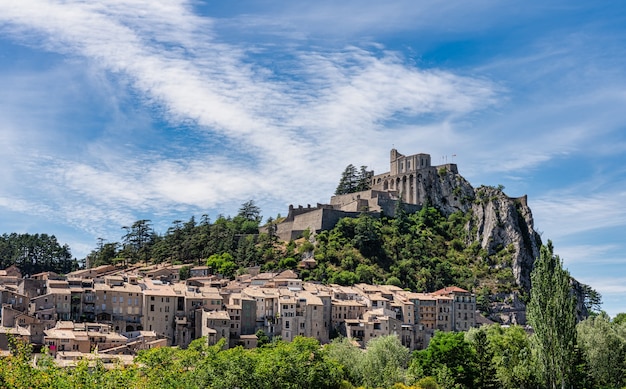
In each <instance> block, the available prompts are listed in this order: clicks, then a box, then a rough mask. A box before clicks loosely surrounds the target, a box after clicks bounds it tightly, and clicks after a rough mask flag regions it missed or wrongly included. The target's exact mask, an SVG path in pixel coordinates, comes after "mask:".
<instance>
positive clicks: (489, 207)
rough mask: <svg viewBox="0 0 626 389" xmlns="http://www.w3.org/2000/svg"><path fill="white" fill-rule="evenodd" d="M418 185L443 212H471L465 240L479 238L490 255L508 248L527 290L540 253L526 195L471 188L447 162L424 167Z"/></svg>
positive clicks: (518, 283)
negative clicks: (515, 196)
mask: <svg viewBox="0 0 626 389" xmlns="http://www.w3.org/2000/svg"><path fill="white" fill-rule="evenodd" d="M419 186H420V187H418V191H417V192H418V193H420V196H421V197H422V198H423V200H424V201H425V202H428V203H429V204H431V205H433V206H434V207H436V208H438V209H439V210H440V211H441V212H443V213H444V214H445V215H446V216H449V215H450V214H452V213H454V212H456V211H462V212H464V213H466V212H471V215H472V217H471V218H470V220H469V222H468V224H467V240H468V241H467V242H466V243H468V244H471V243H472V242H474V241H479V242H480V245H481V247H482V248H483V249H484V250H486V251H487V253H488V254H489V255H493V254H496V253H497V252H499V251H501V250H502V249H504V248H508V249H509V250H510V254H511V267H512V270H513V274H514V276H515V280H516V282H517V285H519V286H520V287H521V288H522V289H523V290H525V291H527V292H528V291H530V272H531V271H532V269H533V263H534V261H535V258H537V257H538V256H539V248H540V247H541V238H540V236H539V234H538V233H537V232H536V231H535V230H534V225H533V216H532V212H531V210H530V208H529V207H528V203H527V201H526V196H523V197H517V198H511V197H508V196H507V195H506V194H504V192H503V191H502V188H495V187H488V186H481V187H479V188H473V187H472V185H470V183H469V182H468V181H467V180H466V179H465V178H463V177H462V176H461V175H460V174H458V173H456V169H449V168H447V167H446V166H442V167H438V168H432V169H428V170H427V171H424V172H423V173H422V177H421V180H420V182H419Z"/></svg>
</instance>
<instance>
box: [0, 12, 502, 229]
mask: <svg viewBox="0 0 626 389" xmlns="http://www.w3.org/2000/svg"><path fill="white" fill-rule="evenodd" d="M0 11H1V12H0V19H3V20H4V21H5V22H6V23H7V24H6V25H5V27H4V31H5V32H6V33H9V34H11V35H13V36H14V37H15V39H17V40H20V41H22V42H23V43H25V44H28V45H32V44H34V43H33V40H31V39H30V37H32V36H36V37H37V40H36V42H41V43H35V44H41V45H42V46H43V47H44V48H45V49H47V50H51V51H56V52H60V53H62V54H66V55H69V56H72V57H76V58H83V59H84V60H85V61H86V63H87V64H89V65H90V66H93V67H94V68H95V69H100V70H102V71H106V72H113V73H115V74H118V75H119V76H120V77H118V79H116V81H117V82H122V84H121V85H122V86H125V85H124V83H125V82H128V83H129V84H130V86H131V87H132V88H133V89H134V90H135V91H137V92H138V93H139V96H140V98H141V99H142V100H143V101H144V102H145V103H146V104H148V105H149V106H152V107H157V108H159V110H160V114H161V115H162V116H163V117H164V118H166V119H168V120H170V122H171V123H172V125H174V126H176V125H178V124H182V123H186V122H188V121H189V120H191V121H192V122H194V123H196V124H197V128H198V130H200V131H204V132H205V133H206V141H207V142H212V141H213V140H216V139H220V138H222V139H225V140H226V143H224V145H226V146H227V149H226V150H224V151H223V153H222V154H218V155H212V156H203V155H201V154H200V153H199V152H194V151H192V150H189V151H190V152H189V155H187V156H186V158H184V160H181V159H180V158H175V159H171V158H170V159H168V157H165V156H159V155H157V156H150V155H149V154H145V155H143V156H142V155H132V153H133V152H137V151H139V149H138V147H140V146H139V145H135V146H134V147H132V146H131V147H130V148H129V149H128V150H124V148H123V147H120V145H115V148H112V145H111V144H107V143H105V142H104V140H103V139H98V140H95V141H92V142H87V143H84V147H85V149H86V152H85V153H83V154H82V157H83V158H81V159H79V160H72V159H71V158H68V157H60V158H59V160H56V161H54V163H51V164H49V166H46V168H42V175H46V178H47V180H50V181H51V182H49V184H48V186H54V185H61V186H63V187H65V188H67V189H68V190H69V191H70V192H71V195H66V194H64V195H62V196H59V197H58V198H56V199H55V201H57V202H59V203H61V205H64V204H65V202H77V203H78V204H81V207H82V209H85V210H90V211H89V212H85V214H84V215H83V216H85V217H86V218H87V219H88V220H94V219H95V218H103V217H108V218H109V219H116V218H124V217H126V216H125V215H126V214H127V213H129V210H130V209H134V210H144V211H146V210H150V209H158V208H162V207H177V206H178V207H180V206H184V205H187V206H195V207H214V206H217V205H218V204H219V203H220V201H224V199H226V198H233V197H234V198H242V197H248V196H250V195H252V194H254V195H256V196H261V197H264V196H272V195H274V197H278V198H283V199H289V198H291V199H293V196H294V195H295V194H296V193H301V192H302V191H303V190H305V191H306V190H310V191H311V192H310V196H311V197H313V199H319V198H320V197H321V196H326V195H327V194H328V190H327V189H328V188H321V187H320V185H319V182H320V180H321V182H326V183H328V184H329V185H330V183H331V182H334V181H335V180H336V177H334V176H332V175H331V174H329V173H328V171H335V170H336V171H340V170H341V169H342V168H343V166H345V164H347V163H349V162H355V161H357V160H360V159H361V158H362V157H363V156H364V155H367V154H368V153H371V151H370V149H371V147H370V144H371V142H379V141H383V140H384V139H385V138H386V136H385V135H384V133H383V132H382V129H383V126H384V123H385V122H386V121H388V120H391V119H393V118H394V116H395V115H403V116H413V117H414V116H419V115H423V114H435V115H442V116H444V117H446V118H448V120H449V119H450V118H454V117H457V116H462V115H464V114H467V113H468V112H471V111H473V110H476V109H480V108H482V107H485V106H487V105H489V104H492V103H493V98H494V94H495V91H494V86H493V85H492V84H491V83H490V82H489V81H486V80H483V79H474V78H469V77H463V76H457V75H454V74H452V73H449V72H444V71H437V70H429V71H424V70H419V69H416V68H414V67H412V66H410V65H409V64H406V63H404V62H403V60H402V58H401V57H398V56H397V55H396V54H395V53H392V52H380V51H378V50H377V51H376V52H370V51H367V50H364V49H358V48H351V47H348V48H347V49H343V50H330V51H324V50H321V51H317V52H315V51H307V52H300V51H294V52H291V53H290V55H291V56H293V58H294V64H297V67H296V68H295V69H293V71H294V72H295V73H297V74H299V76H298V77H295V78H281V75H280V72H281V71H280V70H279V71H278V73H277V72H275V71H272V70H270V69H267V68H263V67H261V66H258V65H251V64H250V63H249V62H248V57H247V55H248V50H254V47H252V48H248V47H243V46H242V45H236V46H233V45H226V44H224V43H219V42H217V41H216V39H215V36H214V35H215V34H214V32H213V29H212V26H213V25H214V23H215V21H214V20H211V19H209V18H200V17H198V16H196V15H194V14H193V13H192V12H191V8H190V5H189V3H187V2H184V1H179V2H170V3H168V4H166V5H163V4H161V3H159V4H157V5H154V4H152V3H151V2H150V4H148V2H145V1H115V2H113V3H110V4H109V3H107V5H106V6H105V5H103V4H100V3H92V2H83V1H71V2H66V1H64V2H58V1H38V0H31V1H24V2H21V3H13V4H2V5H0ZM181 26H183V27H181ZM23 37H27V38H23ZM295 73H294V74H295ZM105 85H107V83H105ZM131 139H132V138H131ZM132 140H133V141H134V142H136V141H137V140H136V139H132ZM346 144H352V145H354V147H352V148H349V149H346V147H345V145H346ZM201 149H207V147H206V146H204V147H201ZM209 149H210V148H209ZM211 151H212V152H216V151H217V150H216V149H212V150H211ZM96 152H97V153H98V154H100V155H106V157H103V156H101V157H97V156H96V155H94V154H95V153H96ZM124 158H129V160H126V161H124V163H119V162H120V161H122V160H123V159H124ZM376 158H379V157H378V156H377V157H376ZM107 160H108V161H109V162H106V161H107ZM111 161H113V162H111ZM357 163H358V162H357ZM311 175H312V176H315V177H316V180H317V182H315V183H314V182H312V181H311V180H310V179H309V178H308V176H311ZM287 183H289V185H286V184H287ZM44 186H46V185H44ZM285 186H287V188H286V189H285ZM277 188H282V189H280V194H277V193H276V192H277ZM299 197H301V196H299ZM94 204H95V205H94ZM94 206H95V207H97V206H101V207H106V209H107V210H108V211H106V212H92V211H93V207H94ZM60 208H61V209H63V208H64V207H63V206H60ZM68 208H71V207H68ZM106 215H108V216H106ZM74 219H76V220H78V218H74Z"/></svg>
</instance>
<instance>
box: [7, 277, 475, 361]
mask: <svg viewBox="0 0 626 389" xmlns="http://www.w3.org/2000/svg"><path fill="white" fill-rule="evenodd" d="M180 267H181V266H171V265H164V266H150V267H144V268H126V269H121V268H118V267H115V266H106V265H105V266H100V267H96V268H91V269H85V270H79V271H76V272H73V273H69V274H67V275H64V276H60V275H58V274H55V273H51V272H47V273H41V274H35V275H33V276H30V277H28V278H23V277H22V275H21V274H20V272H19V269H17V268H16V267H14V266H12V267H10V268H7V269H5V270H0V301H1V304H2V308H1V311H0V350H7V349H8V348H9V346H10V338H11V337H17V338H20V339H23V340H24V341H26V342H29V343H31V344H33V345H34V346H35V347H37V346H44V345H45V346H47V347H48V349H49V351H50V352H51V353H52V354H54V355H55V357H56V358H57V360H58V361H61V362H62V363H70V362H71V361H76V360H78V359H81V358H84V357H85V354H92V355H93V353H94V351H95V352H97V353H98V354H99V355H100V356H101V357H107V356H110V357H111V358H113V356H116V357H117V356H119V359H118V360H122V361H124V360H123V358H126V359H129V360H132V356H133V355H135V353H136V352H137V351H138V350H142V349H147V348H152V347H157V346H166V345H167V346H180V347H186V346H187V345H189V343H190V342H191V341H193V340H194V339H197V338H200V337H206V339H207V341H208V343H209V344H216V343H217V342H219V341H220V340H221V339H224V340H225V347H234V346H238V345H241V346H243V347H245V348H253V347H256V346H257V342H258V338H257V333H258V331H259V330H262V331H263V332H264V333H265V334H266V335H267V336H268V337H270V338H273V337H280V338H281V339H283V340H285V341H291V340H292V339H293V338H294V337H296V336H299V335H301V336H307V337H313V338H316V339H318V340H319V341H320V342H321V343H327V342H329V341H330V339H331V338H332V337H334V336H338V335H343V336H345V337H348V338H349V339H351V340H352V341H353V342H355V343H358V344H359V345H360V346H365V344H366V343H367V342H368V341H369V340H370V339H372V338H376V337H379V336H384V335H390V334H394V335H396V336H398V337H399V339H400V340H401V342H402V344H403V345H405V346H406V347H408V348H410V349H412V350H415V349H422V348H424V347H426V346H427V345H428V342H429V340H430V338H431V336H432V335H433V334H434V331H435V330H441V331H465V330H468V329H469V328H471V327H473V326H475V325H476V321H477V320H476V319H477V317H476V315H477V313H476V299H475V296H474V295H473V294H472V293H470V292H468V291H466V290H463V289H461V288H458V287H448V288H444V289H441V290H439V291H436V292H434V293H412V292H408V291H405V290H403V289H401V288H398V287H396V286H391V285H368V284H357V285H354V286H350V287H347V286H340V285H322V284H318V283H312V282H303V281H302V280H300V279H298V277H297V274H296V273H294V272H293V271H291V270H287V271H283V272H280V273H260V272H259V269H258V268H251V269H249V273H248V274H245V275H241V276H238V277H237V278H236V279H235V280H227V279H223V278H220V277H217V276H212V275H209V269H208V268H207V267H206V266H197V267H193V268H192V269H191V271H190V275H191V277H190V278H188V279H186V280H180V279H179V276H180V274H181V272H180Z"/></svg>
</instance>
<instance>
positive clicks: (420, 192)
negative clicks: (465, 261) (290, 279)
mask: <svg viewBox="0 0 626 389" xmlns="http://www.w3.org/2000/svg"><path fill="white" fill-rule="evenodd" d="M442 180H445V181H448V182H449V183H450V185H442V184H441V182H440V181H442ZM461 180H463V178H462V177H460V176H459V175H458V170H457V166H456V164H453V163H451V164H444V165H439V166H432V164H431V158H430V155H429V154H423V153H420V154H413V155H408V156H406V155H403V154H400V153H399V152H398V150H396V149H392V150H391V153H390V158H389V171H388V172H386V173H382V174H377V175H374V172H373V171H372V172H371V180H370V188H371V189H368V190H365V191H361V192H354V193H348V194H343V195H338V196H332V197H331V198H330V204H319V203H318V204H317V205H316V206H315V207H311V205H307V207H306V208H305V207H303V206H299V207H297V208H296V207H294V206H293V205H290V206H289V213H288V215H287V217H286V218H285V219H284V220H282V221H280V222H279V223H278V224H277V225H276V234H277V235H278V237H279V238H280V239H282V240H285V241H289V240H291V239H295V238H297V237H299V236H300V235H301V234H302V233H303V232H304V231H305V230H307V229H308V230H309V231H311V232H320V231H324V230H329V229H332V228H333V227H334V226H335V224H337V222H338V221H339V219H341V218H344V217H358V216H359V215H360V214H361V213H363V212H367V213H369V214H371V215H373V216H380V215H381V214H385V215H389V216H393V215H394V214H395V210H396V208H397V205H398V202H399V201H402V203H403V204H404V207H405V209H406V210H407V211H409V212H414V211H417V210H419V209H420V208H421V206H422V205H423V204H424V203H426V202H430V203H433V204H437V203H439V202H441V201H442V199H444V200H443V201H444V203H445V204H442V205H445V207H443V208H444V209H442V211H444V212H445V213H447V212H446V210H447V208H450V207H451V208H452V209H451V210H456V209H460V208H461V206H462V204H461V203H462V201H463V200H462V197H460V196H458V194H460V193H453V192H458V190H454V187H456V185H455V183H460V181H461ZM455 194H457V196H455ZM446 199H449V200H446ZM263 231H266V228H265V227H264V228H263Z"/></svg>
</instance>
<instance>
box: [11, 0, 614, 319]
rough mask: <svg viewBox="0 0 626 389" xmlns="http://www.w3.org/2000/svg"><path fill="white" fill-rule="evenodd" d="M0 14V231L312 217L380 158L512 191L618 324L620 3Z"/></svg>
mask: <svg viewBox="0 0 626 389" xmlns="http://www.w3.org/2000/svg"><path fill="white" fill-rule="evenodd" d="M338 4H339V2H335V1H323V0H320V1H315V2H292V1H238V2H228V1H200V0H197V1H185V0H167V1H165V0H163V1H156V0H108V1H97V0H85V1H79V0H21V1H15V2H9V1H5V2H0V117H1V118H2V120H0V157H1V159H2V161H3V163H2V164H1V165H0V182H1V183H2V185H1V186H0V232H7V233H9V232H29V233H35V232H46V233H50V234H55V235H56V236H57V237H58V238H59V240H60V241H61V242H63V243H67V244H69V245H70V247H71V248H72V251H73V254H74V255H75V256H76V257H78V258H82V257H84V256H85V255H86V254H87V253H88V252H89V251H90V250H91V249H93V248H94V247H95V245H96V240H97V238H99V237H101V238H104V239H107V240H109V241H119V240H120V237H121V235H122V233H123V231H122V229H121V226H124V225H128V224H129V223H132V222H133V221H135V220H138V219H143V218H147V219H151V220H152V221H153V224H154V227H155V229H156V230H157V231H159V232H164V231H165V230H166V229H167V228H168V227H169V226H170V225H171V222H172V221H174V220H177V219H182V220H188V219H189V217H191V216H192V215H195V216H196V217H200V216H201V215H202V214H208V215H209V216H211V218H212V219H213V220H214V219H215V218H216V216H217V215H218V214H219V213H223V214H231V215H234V214H236V212H237V209H238V207H239V205H240V204H241V203H243V202H245V201H247V200H249V199H254V200H255V201H256V202H257V204H258V205H260V206H261V208H262V210H263V215H264V216H265V217H268V216H276V214H278V213H282V214H283V215H284V214H286V213H287V207H288V205H289V204H291V203H293V204H295V205H298V204H303V205H306V204H309V203H310V204H315V203H317V202H322V203H324V202H328V199H329V197H330V195H331V194H332V192H333V191H334V189H335V187H336V185H337V182H338V179H339V176H340V174H341V172H342V171H343V169H344V168H345V166H346V165H348V164H350V163H352V164H355V165H367V166H369V167H370V168H373V169H374V170H375V171H376V172H378V173H381V172H384V171H387V169H388V155H389V150H390V149H391V148H392V147H396V148H397V149H398V150H399V151H400V152H402V153H404V154H413V153H418V152H425V153H430V154H431V155H432V159H433V162H439V161H442V160H446V158H448V161H451V160H452V155H453V154H454V155H456V156H455V157H454V162H456V163H457V164H458V165H459V171H460V173H461V174H462V175H464V176H465V177H466V178H467V179H468V180H469V181H470V182H471V183H472V184H473V185H474V186H479V185H481V184H486V185H498V184H502V185H504V186H505V188H506V189H505V192H506V193H507V194H508V195H510V196H520V195H523V194H528V196H529V205H530V206H531V208H532V210H533V215H534V218H535V228H536V229H537V230H538V231H540V232H541V233H542V236H543V239H544V240H547V239H552V240H553V242H554V245H555V250H556V252H557V253H558V254H559V255H560V256H561V257H562V258H563V259H564V262H565V265H566V267H567V268H568V269H569V270H570V272H571V273H572V274H573V275H574V276H575V277H576V278H577V279H579V280H580V281H582V282H584V283H588V284H590V285H591V286H593V287H594V288H595V289H597V290H599V291H600V292H601V293H602V294H603V296H604V309H605V310H607V311H608V312H609V314H611V315H615V314H616V313H618V312H626V240H625V231H626V207H625V206H624V204H625V203H626V164H625V163H624V162H625V161H624V159H625V158H624V156H625V155H626V109H625V107H626V66H624V65H625V64H626V4H624V3H623V2H620V1H605V2H590V1H571V0H570V1H549V0H548V1H524V2H522V1H495V0H476V1H468V0H464V1H455V0H448V1H435V0H422V1H419V2H418V1H413V0H407V1H388V2H381V1H367V0H361V1H343V2H340V5H338Z"/></svg>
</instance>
